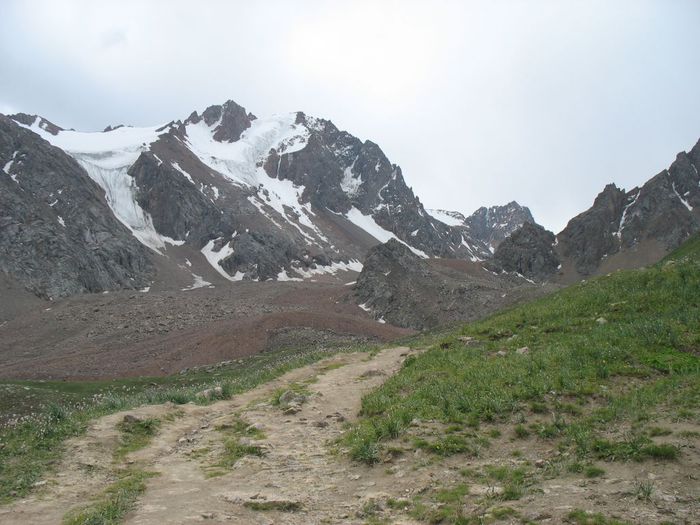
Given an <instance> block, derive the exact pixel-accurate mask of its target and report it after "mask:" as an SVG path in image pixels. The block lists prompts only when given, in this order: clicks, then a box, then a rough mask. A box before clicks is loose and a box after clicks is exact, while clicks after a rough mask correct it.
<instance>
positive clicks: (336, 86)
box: [0, 0, 700, 231]
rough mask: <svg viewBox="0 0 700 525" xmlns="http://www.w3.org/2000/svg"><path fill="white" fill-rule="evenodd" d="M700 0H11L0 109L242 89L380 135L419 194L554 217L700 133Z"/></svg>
mask: <svg viewBox="0 0 700 525" xmlns="http://www.w3.org/2000/svg"><path fill="white" fill-rule="evenodd" d="M699 27H700V1H698V0H687V1H686V0H658V1H650V0H649V1H647V0H630V1H624V0H600V1H596V0H585V1H563V0H549V1H547V0H542V1H535V0H528V1H524V0H522V1H517V0H511V1H506V0H483V1H471V2H469V1H456V0H455V1H443V2H441V1H436V0H432V1H428V0H426V1H423V2H411V1H400V2H399V1H390V0H386V1H381V0H373V1H367V2H364V1H355V0H345V1H343V2H340V1H310V0H309V1H304V0H296V1H294V2H292V1H290V0H284V1H279V2H273V1H250V0H249V1H245V2H242V1H241V2H235V1H226V2H224V1H221V2H217V1H206V0H199V1H197V2H194V1H189V2H185V1H174V0H162V1H155V0H154V1H150V2H149V1H146V0H142V1H125V0H120V1H107V0H101V1H94V0H86V1H70V0H61V1H56V0H46V1H39V0H37V1H32V0H21V1H19V0H18V1H13V0H2V1H1V2H0V113H12V112H18V111H23V112H26V113H37V114H41V115H43V116H45V117H46V118H48V119H49V120H51V121H53V122H54V123H56V124H58V125H61V126H63V127H68V128H76V129H81V130H96V129H102V128H104V127H105V126H106V125H107V124H116V123H126V124H133V125H152V124H157V123H161V122H167V121H170V120H173V119H184V118H185V117H186V116H187V115H188V114H189V113H190V112H191V111H192V110H195V109H197V110H202V109H204V108H205V107H206V106H208V105H211V104H215V103H221V102H223V101H225V100H227V99H233V100H235V101H236V102H238V103H239V104H241V105H243V106H244V107H246V108H247V109H248V110H249V111H252V112H253V113H255V114H258V115H266V114H271V113H278V112H287V111H296V110H303V111H305V112H306V113H307V114H310V115H314V116H318V117H324V118H329V119H331V120H332V121H333V122H334V123H335V124H336V125H337V126H338V127H340V128H341V129H345V130H347V131H349V132H350V133H352V134H354V135H356V136H358V137H359V138H361V139H363V140H364V139H370V140H372V141H374V142H376V143H378V144H379V145H380V146H381V147H382V149H383V150H384V152H385V153H386V154H387V156H388V157H389V159H390V160H391V161H392V162H394V163H396V164H399V165H400V166H401V167H402V169H403V173H404V177H405V178H406V181H407V182H408V184H409V185H410V186H412V187H413V189H414V191H415V192H416V193H417V195H418V196H419V197H420V198H421V200H422V201H423V203H424V204H425V205H426V207H441V208H447V209H453V210H458V211H461V212H464V213H471V212H472V211H474V210H475V209H476V208H478V207H479V206H482V205H493V204H503V203H506V202H508V201H510V200H517V201H518V202H520V203H521V204H524V205H527V206H529V207H530V208H531V210H532V212H533V214H534V216H535V219H537V220H538V222H540V223H541V224H544V225H545V226H546V227H548V228H550V229H552V230H554V231H559V230H560V229H561V228H562V227H563V226H564V225H565V223H566V221H567V220H568V219H569V218H571V217H572V216H573V215H575V214H577V213H579V212H581V211H583V210H584V209H586V208H587V207H588V206H589V205H590V204H591V202H592V201H593V199H594V197H595V195H596V194H597V193H598V192H599V191H600V190H601V189H602V188H603V186H604V185H605V184H606V183H608V182H613V181H614V182H616V183H617V184H618V185H619V186H622V187H625V188H627V189H630V188H632V187H633V186H635V185H637V184H640V183H642V182H644V181H645V180H646V179H648V178H649V177H651V176H652V175H654V174H656V173H657V172H659V171H661V170H662V169H664V168H665V167H667V166H668V164H670V163H671V161H673V159H674V158H675V154H676V153H677V152H679V151H681V150H687V149H689V148H690V147H692V146H693V145H694V144H695V142H696V141H697V140H698V138H700V95H699V94H698V90H699V89H700V33H699V32H698V31H699V29H698V28H699Z"/></svg>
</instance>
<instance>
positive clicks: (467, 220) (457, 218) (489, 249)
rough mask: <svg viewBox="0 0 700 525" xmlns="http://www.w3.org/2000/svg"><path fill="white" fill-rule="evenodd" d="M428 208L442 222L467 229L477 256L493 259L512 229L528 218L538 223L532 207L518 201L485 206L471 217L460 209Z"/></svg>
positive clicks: (467, 237) (533, 222) (479, 258)
mask: <svg viewBox="0 0 700 525" xmlns="http://www.w3.org/2000/svg"><path fill="white" fill-rule="evenodd" d="M427 211H428V213H429V214H430V215H431V216H432V217H433V218H435V219H437V220H439V221H440V222H442V223H444V224H447V225H448V226H453V227H455V228H459V229H461V230H462V231H463V234H464V237H465V238H466V239H470V242H471V248H472V249H473V251H474V253H473V255H474V260H486V259H489V258H490V257H491V256H492V255H493V253H494V251H495V250H496V248H498V245H499V244H500V243H501V242H503V240H504V239H506V237H508V236H509V235H510V234H511V233H513V232H514V231H516V230H517V229H519V228H520V227H521V226H522V225H523V224H525V223H526V222H529V223H532V224H535V219H533V217H532V213H530V210H529V209H528V208H527V207H526V206H521V205H520V204H518V203H517V202H515V201H512V202H509V203H508V204H505V205H503V206H491V207H489V208H486V207H483V206H482V207H481V208H479V209H478V210H476V211H475V212H474V213H472V214H471V215H470V216H469V217H465V216H464V215H462V214H461V213H459V212H457V211H447V210H435V209H431V210H427Z"/></svg>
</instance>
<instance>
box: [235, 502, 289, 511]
mask: <svg viewBox="0 0 700 525" xmlns="http://www.w3.org/2000/svg"><path fill="white" fill-rule="evenodd" d="M243 506H244V507H246V508H249V509H250V510H257V511H277V512H298V511H300V510H301V509H302V507H301V503H299V502H297V501H246V502H244V503H243Z"/></svg>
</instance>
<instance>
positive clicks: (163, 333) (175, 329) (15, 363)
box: [0, 274, 412, 379]
mask: <svg viewBox="0 0 700 525" xmlns="http://www.w3.org/2000/svg"><path fill="white" fill-rule="evenodd" d="M348 275H350V274H348ZM349 278H351V276H349V277H348V280H349ZM227 284H228V285H227V286H220V285H219V286H217V287H216V288H198V289H194V290H189V291H150V292H148V293H141V292H133V291H127V292H112V293H108V294H98V295H95V294H93V295H83V296H77V297H73V298H69V299H64V300H60V301H54V302H44V301H38V300H37V301H31V302H27V301H24V300H23V301H21V302H20V301H19V300H17V303H16V308H15V311H14V312H12V311H11V310H12V308H11V306H12V303H13V302H14V301H15V299H14V297H20V296H19V295H17V294H15V295H5V296H4V297H3V299H2V301H1V302H2V303H3V304H5V305H6V308H5V310H6V311H7V312H8V313H7V314H6V317H5V319H4V320H0V378H4V379H8V378H13V379H17V378H22V379H50V378H51V379H110V378H118V377H133V376H157V375H167V374H174V373H178V372H179V371H180V370H182V369H185V368H189V367H192V366H199V365H206V364H212V363H217V362H221V361H226V360H231V359H237V358H241V357H244V356H248V355H252V354H255V353H258V352H262V351H266V350H275V349H280V348H294V347H295V346H302V345H308V344H310V343H315V344H323V343H324V342H326V343H328V344H333V343H334V342H336V343H337V342H339V341H340V342H343V343H353V342H354V343H361V342H366V341H375V342H376V341H379V342H385V341H389V340H392V339H396V338H397V337H400V336H403V335H407V334H409V333H412V332H411V331H410V330H406V329H401V328H397V327H394V326H391V325H388V324H382V323H378V322H376V321H374V320H373V319H371V318H370V317H369V316H368V315H367V313H365V312H364V311H363V310H362V309H360V308H358V307H357V306H356V305H355V304H354V302H353V299H352V297H351V295H350V292H351V289H350V287H349V286H345V285H344V284H343V283H342V282H339V281H334V282H325V283H323V282H308V281H307V282H262V283H258V282H236V283H227ZM8 305H9V306H8ZM13 314H14V316H13Z"/></svg>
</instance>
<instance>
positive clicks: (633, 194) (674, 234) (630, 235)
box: [557, 142, 700, 276]
mask: <svg viewBox="0 0 700 525" xmlns="http://www.w3.org/2000/svg"><path fill="white" fill-rule="evenodd" d="M698 166H700V142H698V143H697V144H696V145H695V146H694V147H693V148H692V149H691V150H690V152H688V153H685V152H682V153H679V154H678V156H677V157H676V160H675V161H674V162H673V164H671V166H670V167H669V168H668V169H667V170H664V171H662V172H661V173H659V174H658V175H656V176H655V177H653V178H651V179H650V180H649V181H647V182H646V183H645V184H644V185H643V186H642V187H641V188H633V189H632V190H630V191H624V190H622V189H619V188H618V187H617V186H615V185H614V184H609V185H608V186H606V187H605V189H604V190H603V191H602V192H601V193H600V194H599V195H598V196H597V197H596V199H595V201H594V203H593V206H592V207H591V208H590V209H588V210H586V211H585V212H583V213H581V214H580V215H578V216H576V217H574V218H573V219H571V221H569V223H568V224H567V226H566V228H564V230H562V232H561V233H559V235H557V240H558V242H559V252H560V253H561V255H562V256H563V257H564V258H565V259H569V260H570V261H572V263H573V266H574V267H575V269H576V271H577V272H578V273H579V274H580V275H583V276H587V275H591V274H594V273H595V272H596V271H597V270H598V269H599V267H600V266H601V264H602V263H603V262H604V261H605V260H607V259H610V258H612V257H613V256H616V255H625V254H631V253H633V252H634V251H635V250H638V251H641V250H644V249H647V250H649V249H651V248H649V246H650V245H649V243H653V244H654V245H656V246H659V247H660V249H661V251H662V252H663V251H668V250H671V249H673V248H675V247H677V246H678V245H680V244H681V243H682V242H683V241H684V240H685V239H687V238H688V237H689V236H690V235H691V234H693V233H695V232H697V231H700V176H699V175H698ZM645 243H646V244H645ZM644 262H647V261H644Z"/></svg>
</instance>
